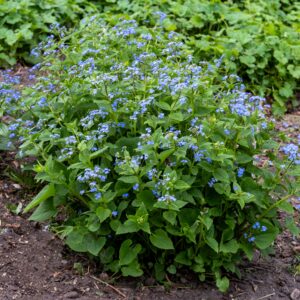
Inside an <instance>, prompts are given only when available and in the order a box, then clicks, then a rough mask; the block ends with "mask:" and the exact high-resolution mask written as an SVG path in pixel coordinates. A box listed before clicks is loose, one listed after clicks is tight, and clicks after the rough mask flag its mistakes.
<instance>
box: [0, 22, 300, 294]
mask: <svg viewBox="0 0 300 300" xmlns="http://www.w3.org/2000/svg"><path fill="white" fill-rule="evenodd" d="M61 36H62V38H61V40H60V41H58V42H55V41H51V43H49V42H47V44H45V45H44V46H43V47H40V48H39V49H36V50H35V53H36V55H40V57H41V58H42V63H41V64H39V65H37V66H35V69H39V70H40V74H42V76H41V77H39V78H37V81H36V83H35V85H34V86H33V87H29V88H28V89H26V90H24V91H23V92H22V96H21V97H17V98H11V97H6V94H5V93H4V94H3V92H2V94H1V95H2V96H1V97H2V98H0V99H2V100H1V101H2V103H1V104H2V107H5V108H6V113H7V110H9V112H8V113H9V114H10V115H11V116H13V117H14V120H13V121H12V122H10V123H9V124H8V125H7V130H8V132H9V136H10V138H11V143H13V144H15V145H17V146H18V148H19V152H18V155H19V156H20V157H27V156H33V157H36V159H37V162H36V164H35V166H34V168H33V169H34V171H35V172H36V180H37V181H38V182H42V183H44V184H45V186H44V188H43V189H42V190H41V192H40V193H39V194H38V195H37V196H36V197H35V198H34V199H33V200H32V202H31V203H30V204H29V205H28V206H27V208H26V209H25V211H29V210H31V209H33V208H35V211H34V212H33V214H32V216H31V217H30V219H31V220H36V221H44V220H46V219H52V220H55V217H56V216H57V215H58V214H59V213H61V212H63V215H65V216H66V219H65V220H64V222H63V223H62V224H60V225H59V226H58V227H56V230H57V232H59V233H60V234H61V236H62V237H64V238H66V244H67V245H68V246H69V247H70V248H71V249H73V250H75V251H79V252H87V253H89V254H90V255H92V256H94V257H95V259H98V260H99V262H100V263H101V264H102V265H103V268H104V269H105V270H106V271H111V272H112V273H113V274H116V273H118V274H119V273H120V274H122V275H123V276H134V277H138V276H141V275H142V274H143V273H144V272H145V271H146V270H147V274H148V273H149V272H150V273H152V274H154V275H155V277H156V279H157V280H159V281H163V280H164V278H165V276H166V274H171V275H174V276H175V275H176V274H180V272H181V270H182V269H189V270H190V271H192V272H195V273H196V274H198V275H199V279H200V280H205V278H206V276H207V274H210V275H211V274H212V275H213V276H214V278H215V280H216V284H217V286H218V288H219V289H220V290H221V291H225V290H226V289H227V288H228V286H229V280H228V278H227V277H226V273H227V272H233V273H236V274H239V269H238V263H239V262H240V261H241V260H242V259H243V257H244V256H245V255H246V256H247V257H248V259H251V258H252V256H253V253H254V251H255V250H256V249H259V250H261V251H262V252H264V253H268V251H269V249H271V247H272V245H273V242H274V240H275V239H276V236H277V234H278V233H279V232H280V228H281V225H280V223H279V221H278V218H277V212H278V210H279V209H283V210H285V211H286V212H287V213H288V214H290V217H289V218H287V219H286V220H287V222H286V226H287V227H289V228H290V229H291V230H292V232H293V233H294V234H298V228H297V227H296V226H295V224H294V222H293V206H292V205H291V204H290V203H289V201H288V200H289V199H290V198H291V197H292V196H293V195H298V196H299V181H297V180H295V179H293V178H292V177H291V176H299V172H300V169H299V160H300V157H299V147H298V145H294V144H291V143H290V144H287V145H285V146H283V144H281V143H280V142H276V141H275V140H274V137H275V135H274V124H273V123H272V122H269V121H268V120H267V118H266V116H265V114H264V107H265V99H263V98H261V97H259V96H255V95H252V94H250V93H248V92H246V91H245V86H244V85H243V83H242V81H241V79H240V78H239V77H238V76H236V75H235V74H231V73H227V72H226V69H224V68H223V67H222V57H221V58H220V59H218V60H216V61H215V62H214V64H211V63H208V62H206V61H200V62H199V63H196V62H195V60H194V57H193V55H192V51H191V50H190V49H189V48H188V47H187V46H186V45H185V44H184V43H182V39H181V36H180V35H178V34H176V33H175V32H173V31H171V32H168V33H166V32H164V31H163V30H161V29H159V28H157V27H156V28H145V27H140V26H138V25H137V23H136V22H135V21H134V20H123V21H120V22H118V23H117V24H114V25H108V24H106V23H105V22H104V21H103V20H101V19H98V18H96V17H93V18H91V19H87V20H84V21H82V23H81V25H80V28H79V29H78V30H76V31H73V32H71V33H64V34H61ZM8 98H9V99H8ZM282 138H283V139H284V136H282ZM296 179H297V177H296Z"/></svg>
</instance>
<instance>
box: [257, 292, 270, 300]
mask: <svg viewBox="0 0 300 300" xmlns="http://www.w3.org/2000/svg"><path fill="white" fill-rule="evenodd" d="M271 296H275V293H272V294H268V295H265V296H263V297H260V298H257V299H256V300H262V299H266V298H269V297H271Z"/></svg>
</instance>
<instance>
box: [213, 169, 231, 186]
mask: <svg viewBox="0 0 300 300" xmlns="http://www.w3.org/2000/svg"><path fill="white" fill-rule="evenodd" d="M214 177H215V178H216V179H217V180H219V181H222V182H226V183H229V182H230V180H229V175H228V173H227V172H226V171H225V170H224V169H221V168H218V169H217V170H215V171H214Z"/></svg>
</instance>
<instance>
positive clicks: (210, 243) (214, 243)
mask: <svg viewBox="0 0 300 300" xmlns="http://www.w3.org/2000/svg"><path fill="white" fill-rule="evenodd" d="M206 243H207V245H208V246H209V247H210V248H212V249H213V250H214V251H215V252H217V253H218V252H219V247H218V242H217V241H216V240H215V239H214V238H212V237H208V238H207V239H206Z"/></svg>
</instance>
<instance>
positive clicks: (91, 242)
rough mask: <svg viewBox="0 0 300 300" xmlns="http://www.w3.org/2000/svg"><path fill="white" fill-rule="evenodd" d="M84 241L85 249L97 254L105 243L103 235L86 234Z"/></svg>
mask: <svg viewBox="0 0 300 300" xmlns="http://www.w3.org/2000/svg"><path fill="white" fill-rule="evenodd" d="M84 242H85V243H86V247H87V251H88V252H90V253H91V254H93V255H94V256H97V255H98V254H99V252H100V251H101V249H102V248H103V247H104V245H105V243H106V238H105V237H98V238H97V237H95V236H93V235H91V234H89V235H86V236H85V238H84Z"/></svg>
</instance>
